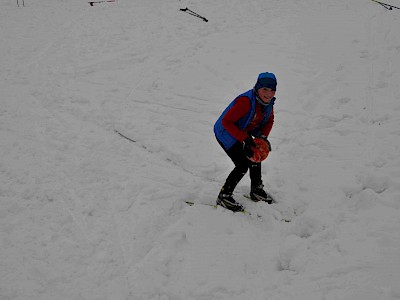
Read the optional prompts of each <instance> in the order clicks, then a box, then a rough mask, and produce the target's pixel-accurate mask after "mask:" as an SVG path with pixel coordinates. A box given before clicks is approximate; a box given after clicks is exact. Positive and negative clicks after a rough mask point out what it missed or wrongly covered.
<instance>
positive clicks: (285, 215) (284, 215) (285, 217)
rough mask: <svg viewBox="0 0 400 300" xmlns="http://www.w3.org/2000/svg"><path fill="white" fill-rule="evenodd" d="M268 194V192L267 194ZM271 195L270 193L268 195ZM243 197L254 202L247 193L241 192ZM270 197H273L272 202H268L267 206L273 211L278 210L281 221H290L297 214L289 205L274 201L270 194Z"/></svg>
mask: <svg viewBox="0 0 400 300" xmlns="http://www.w3.org/2000/svg"><path fill="white" fill-rule="evenodd" d="M268 195H269V194H268ZM269 196H271V195H269ZM243 197H244V198H246V199H248V200H251V201H252V202H254V201H253V200H252V199H251V197H250V195H249V194H243ZM271 198H272V199H273V202H272V203H268V207H271V208H272V209H274V210H275V211H277V212H279V214H280V215H281V221H284V222H286V223H290V222H292V219H293V218H294V217H295V216H297V213H296V211H295V210H294V209H293V208H291V207H290V206H288V205H286V204H284V203H282V202H278V201H276V200H275V199H274V198H273V197H272V196H271ZM258 202H264V203H267V202H265V201H258ZM258 202H254V203H258Z"/></svg>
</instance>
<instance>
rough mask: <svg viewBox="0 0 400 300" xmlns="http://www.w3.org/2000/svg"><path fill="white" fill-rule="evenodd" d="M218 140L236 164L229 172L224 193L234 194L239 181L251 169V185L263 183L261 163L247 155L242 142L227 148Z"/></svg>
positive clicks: (223, 189)
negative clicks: (253, 160)
mask: <svg viewBox="0 0 400 300" xmlns="http://www.w3.org/2000/svg"><path fill="white" fill-rule="evenodd" d="M217 141H218V143H219V144H220V146H221V147H222V149H224V151H225V152H226V154H227V155H228V156H229V157H230V159H231V160H232V161H233V163H234V165H235V168H234V169H233V170H232V172H231V173H230V174H229V176H228V178H227V179H226V182H225V184H224V186H223V188H222V190H221V191H223V193H224V194H232V193H233V191H234V190H235V187H236V186H237V184H238V183H239V181H240V180H241V179H242V178H243V176H244V175H245V174H246V173H247V171H248V170H249V169H250V180H251V186H252V187H253V186H258V185H260V184H262V180H261V163H253V162H252V161H250V160H249V159H248V158H247V157H246V155H245V154H244V150H243V144H242V143H241V142H239V141H238V142H236V143H235V144H234V145H233V146H232V147H231V148H229V149H225V147H224V146H223V145H222V143H221V142H220V141H219V140H218V139H217Z"/></svg>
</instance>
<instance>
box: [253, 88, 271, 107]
mask: <svg viewBox="0 0 400 300" xmlns="http://www.w3.org/2000/svg"><path fill="white" fill-rule="evenodd" d="M257 93H258V96H259V97H260V99H261V101H262V102H264V103H266V104H269V102H270V101H271V100H272V98H274V96H275V91H273V90H271V89H269V88H265V87H263V88H261V89H258V91H257Z"/></svg>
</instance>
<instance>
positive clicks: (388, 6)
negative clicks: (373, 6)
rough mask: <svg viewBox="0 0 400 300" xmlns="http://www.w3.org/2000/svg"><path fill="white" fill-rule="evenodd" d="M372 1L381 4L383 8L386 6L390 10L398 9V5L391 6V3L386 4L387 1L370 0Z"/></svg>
mask: <svg viewBox="0 0 400 300" xmlns="http://www.w3.org/2000/svg"><path fill="white" fill-rule="evenodd" d="M372 1H374V2H376V3H378V4H380V5H382V6H383V7H384V8H386V9H388V10H392V9H393V8H396V9H400V7H397V6H393V5H390V4H387V3H383V2H380V1H377V0H372Z"/></svg>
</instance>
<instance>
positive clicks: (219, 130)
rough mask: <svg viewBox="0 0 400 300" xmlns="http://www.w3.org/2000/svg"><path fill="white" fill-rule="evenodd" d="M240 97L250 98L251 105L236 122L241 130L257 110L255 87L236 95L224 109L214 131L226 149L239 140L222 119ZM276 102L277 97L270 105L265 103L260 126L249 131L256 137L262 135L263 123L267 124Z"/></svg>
mask: <svg viewBox="0 0 400 300" xmlns="http://www.w3.org/2000/svg"><path fill="white" fill-rule="evenodd" d="M240 97H247V98H249V99H250V104H251V106H250V110H249V111H248V112H247V114H246V115H245V116H244V117H242V118H241V119H239V121H238V122H237V123H236V125H237V126H238V127H239V129H241V130H243V129H245V128H246V127H247V126H248V125H249V123H250V121H251V120H252V119H253V118H254V114H255V112H256V104H257V98H256V94H255V91H254V89H253V90H249V91H247V92H246V93H243V94H241V95H239V96H238V97H236V98H235V100H233V101H232V102H231V104H229V106H228V107H227V108H226V109H225V110H224V112H223V113H222V115H221V116H220V117H219V119H218V120H217V122H216V123H215V125H214V133H215V136H216V137H217V139H218V140H219V141H220V142H221V143H222V145H223V146H224V148H225V149H226V150H228V149H229V148H230V147H232V146H233V144H235V143H236V142H237V139H236V138H235V137H234V136H232V135H231V134H230V133H229V132H228V131H227V130H226V129H225V127H224V126H223V125H222V119H223V118H224V116H225V114H226V113H227V112H228V111H229V110H230V109H231V108H232V106H233V105H235V103H236V99H238V98H240ZM274 103H275V98H273V99H272V100H271V102H270V103H269V104H268V105H263V108H262V112H263V115H264V118H263V119H262V121H261V122H260V123H259V124H258V126H257V127H256V128H255V129H253V130H252V131H251V132H249V134H250V135H252V136H256V137H257V136H260V135H261V129H262V127H263V125H264V124H265V122H267V120H268V119H269V117H270V116H271V113H272V108H273V106H274Z"/></svg>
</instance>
